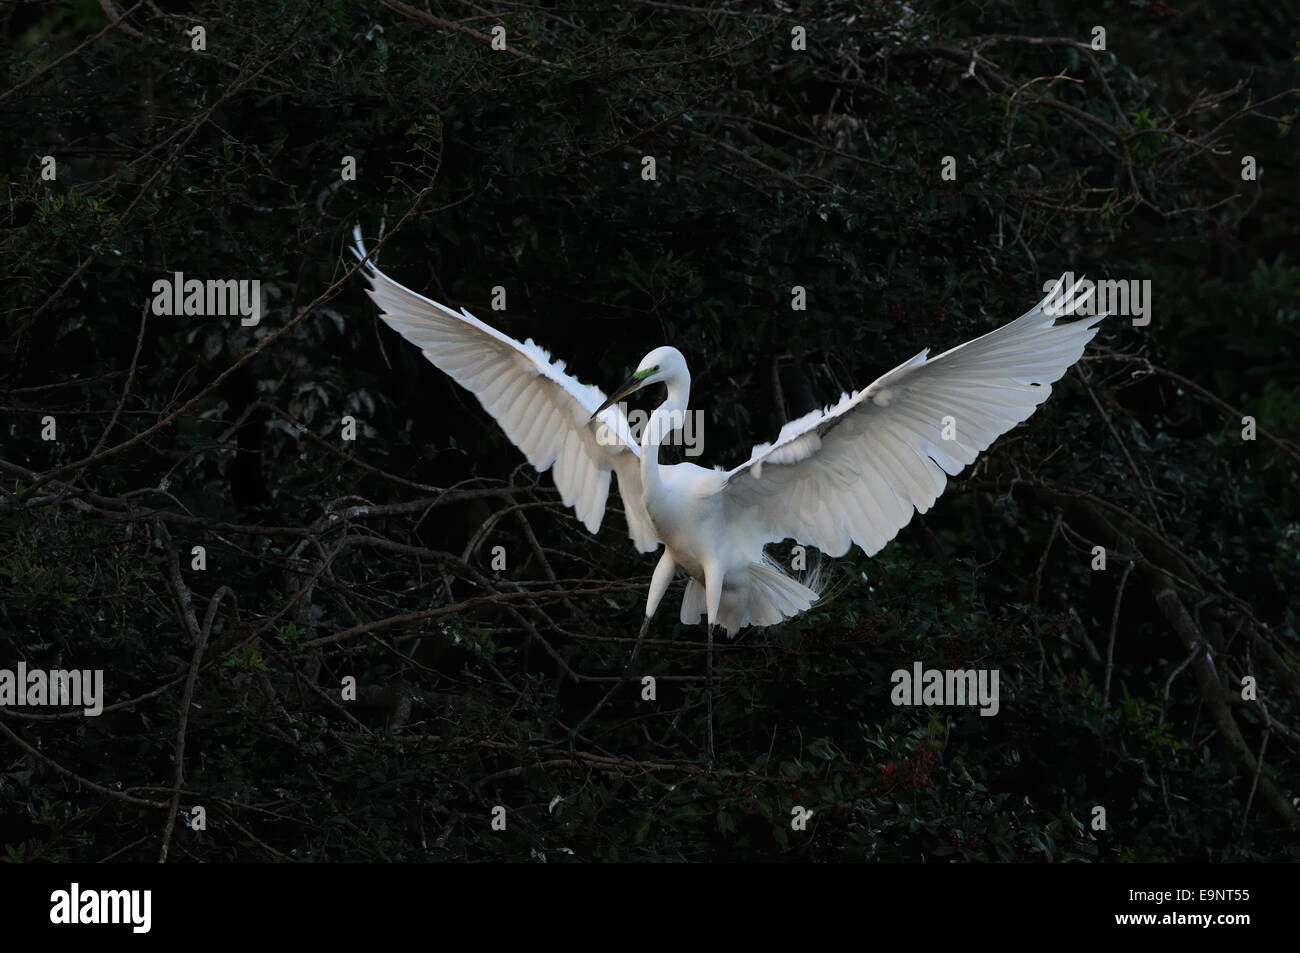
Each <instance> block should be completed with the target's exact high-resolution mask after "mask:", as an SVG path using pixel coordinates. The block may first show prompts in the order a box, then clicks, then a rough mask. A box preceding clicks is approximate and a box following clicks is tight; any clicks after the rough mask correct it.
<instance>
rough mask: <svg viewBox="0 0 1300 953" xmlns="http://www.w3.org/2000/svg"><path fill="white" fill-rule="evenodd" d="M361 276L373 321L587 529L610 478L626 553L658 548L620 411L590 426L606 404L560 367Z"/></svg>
mask: <svg viewBox="0 0 1300 953" xmlns="http://www.w3.org/2000/svg"><path fill="white" fill-rule="evenodd" d="M353 237H354V239H355V242H356V247H355V248H354V249H353V254H355V255H356V256H357V257H358V258H364V257H365V254H366V250H365V246H364V244H363V243H362V240H361V229H360V227H357V228H356V229H355V230H354V231H353ZM366 277H367V278H368V279H369V281H370V288H369V289H367V293H368V294H369V295H370V297H371V298H372V299H373V300H374V302H375V304H377V305H378V306H379V314H380V317H382V318H383V319H384V321H385V322H387V323H388V325H389V326H390V327H391V328H393V330H395V331H397V333H399V334H400V335H402V337H404V338H406V339H407V340H408V341H410V342H411V343H412V344H414V345H416V346H417V347H419V348H420V350H421V351H422V352H423V354H424V356H425V357H427V358H428V359H429V360H430V361H431V362H432V363H433V364H434V365H435V366H436V367H437V368H438V369H439V370H441V371H443V372H445V373H446V374H447V375H448V376H449V377H451V379H452V380H454V381H455V382H456V383H458V384H460V385H461V386H462V387H464V388H465V389H466V390H468V391H470V393H472V394H473V395H474V396H475V397H477V398H478V399H479V402H480V403H481V404H482V405H483V408H484V409H485V410H486V411H487V412H488V413H489V414H491V415H492V416H493V417H494V418H495V419H496V422H497V423H498V424H500V425H501V429H502V430H504V431H505V433H506V436H507V437H509V438H510V440H511V442H512V443H514V445H515V446H516V447H518V448H519V449H520V450H522V451H523V453H524V456H525V457H527V458H528V462H529V463H530V464H532V466H533V467H534V469H536V470H537V471H538V472H545V471H546V470H548V469H550V468H551V467H552V466H553V467H554V474H553V475H554V477H555V485H556V486H557V487H558V488H559V490H560V499H561V500H563V501H564V505H565V506H571V507H573V509H574V511H575V512H576V513H577V515H578V519H579V520H581V521H582V524H583V525H584V526H586V527H587V529H589V530H590V531H591V532H593V533H594V532H596V531H597V530H599V529H600V523H601V519H602V518H603V517H604V514H605V502H606V500H607V498H608V496H609V475H610V471H611V470H612V471H615V472H617V473H618V481H619V491H620V493H621V495H622V497H623V508H624V511H625V512H626V514H627V523H628V535H629V536H631V537H632V542H633V544H634V545H635V546H636V548H637V549H638V550H639V551H640V552H643V553H645V552H651V551H652V550H654V549H655V548H657V546H658V544H659V539H658V537H657V536H656V535H655V531H654V526H653V525H652V524H651V522H650V516H649V514H648V513H647V511H646V507H645V489H644V487H643V486H642V483H641V470H640V467H639V464H638V460H639V458H640V455H641V451H640V448H639V447H638V446H637V445H636V442H635V441H633V440H632V436H631V431H630V429H629V427H628V422H627V417H626V416H625V415H624V413H623V411H622V408H620V407H619V406H617V405H615V406H613V407H609V408H606V409H605V410H603V411H601V413H600V414H599V415H598V416H597V417H596V418H595V419H594V420H592V419H589V418H590V417H591V412H592V411H593V410H595V409H596V408H597V407H599V406H600V405H601V404H603V403H604V402H605V395H604V394H603V393H601V391H600V388H598V387H593V386H591V385H588V384H583V383H582V382H580V381H579V380H577V378H575V377H572V376H571V375H569V374H566V373H565V372H564V362H563V361H556V362H554V363H552V361H551V355H550V354H549V353H547V351H545V350H544V349H543V348H541V347H538V346H537V345H536V344H534V343H533V341H532V340H531V339H529V340H527V341H524V342H523V343H522V344H521V343H520V342H518V341H516V340H514V339H513V338H510V337H508V336H507V335H505V334H502V333H501V332H500V331H498V330H496V329H495V328H492V327H489V326H488V325H486V324H484V323H483V322H482V321H480V320H478V318H476V317H474V316H473V315H472V314H470V313H469V312H468V311H466V310H464V309H463V308H462V309H461V311H460V313H459V314H458V313H457V312H455V311H452V310H451V309H450V308H448V307H445V306H444V305H441V304H438V302H436V301H431V300H430V299H428V298H426V297H424V296H423V295H420V294H416V293H415V292H414V291H411V290H410V289H409V288H406V287H404V286H403V285H401V284H398V283H397V282H396V281H394V280H393V279H392V278H389V277H388V276H387V275H386V274H384V273H383V272H382V271H380V270H379V269H378V268H377V267H376V266H375V264H374V263H373V262H366Z"/></svg>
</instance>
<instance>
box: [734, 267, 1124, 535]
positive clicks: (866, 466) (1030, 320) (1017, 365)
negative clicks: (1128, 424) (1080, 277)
mask: <svg viewBox="0 0 1300 953" xmlns="http://www.w3.org/2000/svg"><path fill="white" fill-rule="evenodd" d="M1061 286H1062V282H1060V281H1058V282H1057V284H1056V287H1055V288H1053V289H1052V292H1051V293H1049V294H1048V296H1047V297H1046V298H1044V299H1043V300H1042V301H1041V302H1039V304H1038V305H1036V306H1035V307H1034V308H1033V309H1032V310H1031V311H1029V312H1027V313H1026V314H1024V315H1023V316H1021V317H1020V318H1017V319H1016V320H1015V321H1012V322H1011V323H1010V324H1006V325H1004V326H1002V327H1000V328H998V329H997V330H995V331H991V332H990V333H988V334H985V335H984V336H982V337H979V338H976V339H975V340H973V341H968V342H966V343H965V344H962V345H960V346H958V347H955V348H953V349H952V350H950V351H946V352H944V353H943V354H940V355H939V356H938V357H935V358H930V357H929V356H928V355H929V351H928V350H927V351H922V352H921V353H920V354H918V355H916V356H915V357H913V358H912V359H911V360H909V361H907V362H905V363H903V364H900V365H899V366H898V367H896V368H894V369H893V370H892V371H890V372H889V373H887V374H885V375H884V376H882V377H881V378H880V379H879V380H877V381H876V382H875V383H873V384H872V385H871V386H870V387H868V388H867V389H866V390H863V391H855V392H854V393H852V394H845V395H843V396H842V397H841V398H840V401H839V403H837V404H836V405H834V406H833V407H828V408H827V409H825V410H817V411H813V412H812V413H810V414H807V415H805V416H803V417H801V418H799V419H798V420H792V421H790V423H788V424H786V425H785V426H784V427H783V428H782V429H781V434H780V436H778V437H777V439H776V441H775V442H774V443H770V444H760V445H759V446H756V447H755V448H754V452H753V454H752V455H751V456H750V458H749V460H747V461H746V462H745V463H743V464H741V465H740V466H739V467H736V469H734V470H732V471H730V472H729V473H728V474H727V482H726V485H725V487H724V488H723V490H722V495H723V499H724V505H725V506H726V507H727V514H728V519H729V520H744V521H746V523H747V525H749V526H751V527H753V528H754V529H755V531H756V532H757V533H758V534H759V535H761V536H762V538H763V541H764V542H771V541H774V540H781V539H787V538H792V539H795V540H798V541H799V542H802V543H808V544H811V545H814V546H817V547H818V548H819V549H821V550H822V551H823V552H825V553H827V554H828V555H831V556H841V555H843V554H844V553H845V552H847V551H848V548H849V546H850V545H851V544H853V543H856V544H857V545H859V546H861V547H862V549H863V550H865V551H866V553H867V554H868V555H874V554H875V553H876V552H878V551H879V550H880V549H881V548H882V547H883V546H884V545H885V544H886V543H887V542H889V541H890V540H891V539H893V538H894V536H895V535H897V533H898V531H899V530H900V529H902V528H903V527H904V526H906V525H907V523H908V522H909V521H910V520H911V518H912V513H913V511H914V510H916V511H919V512H922V513H924V512H925V511H926V510H928V509H929V508H930V506H931V505H932V504H933V503H934V501H935V500H936V499H937V498H938V497H939V495H940V494H941V493H942V492H943V490H944V487H945V486H946V484H947V478H948V476H955V475H956V474H957V473H959V472H961V470H962V469H963V468H964V467H965V466H966V465H967V464H969V463H971V462H973V461H974V460H975V457H976V456H977V455H978V454H979V452H980V451H981V450H985V449H987V447H988V446H989V444H991V443H992V442H993V441H994V440H995V439H997V438H998V437H999V436H1001V435H1002V434H1004V433H1006V432H1007V431H1008V430H1010V429H1011V428H1012V427H1014V426H1015V425H1016V424H1018V423H1021V422H1022V421H1024V420H1025V419H1026V418H1028V417H1029V415H1030V414H1032V413H1033V412H1034V410H1035V408H1037V407H1038V405H1039V404H1041V403H1042V402H1043V401H1045V400H1046V399H1047V397H1048V395H1049V394H1050V393H1051V392H1052V386H1051V385H1052V382H1053V381H1056V380H1059V379H1060V378H1061V376H1062V375H1063V374H1064V373H1065V372H1066V370H1067V369H1068V368H1069V367H1070V365H1071V364H1073V363H1074V362H1075V361H1077V360H1078V359H1079V357H1080V356H1081V355H1082V354H1083V349H1084V346H1085V345H1086V344H1087V343H1088V341H1090V340H1091V339H1092V337H1093V335H1094V334H1096V333H1097V328H1096V324H1097V322H1098V321H1100V320H1101V319H1102V318H1104V317H1106V315H1105V314H1101V315H1097V316H1095V317H1089V318H1085V319H1082V320H1077V321H1072V322H1069V323H1062V324H1056V323H1055V320H1056V315H1059V314H1071V313H1073V312H1074V311H1075V310H1076V309H1077V308H1078V307H1079V306H1080V305H1081V304H1083V302H1084V301H1086V300H1087V298H1088V295H1089V294H1091V291H1089V292H1087V293H1085V294H1083V295H1080V296H1078V297H1076V296H1075V292H1076V291H1078V289H1079V284H1075V286H1074V287H1073V288H1071V289H1070V290H1069V291H1066V292H1065V293H1064V294H1063V295H1062V294H1060V292H1061ZM945 418H948V419H945ZM945 425H947V428H946V429H947V434H945Z"/></svg>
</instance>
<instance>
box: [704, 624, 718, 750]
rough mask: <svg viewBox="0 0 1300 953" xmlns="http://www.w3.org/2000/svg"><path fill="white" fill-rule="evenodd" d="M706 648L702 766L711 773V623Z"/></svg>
mask: <svg viewBox="0 0 1300 953" xmlns="http://www.w3.org/2000/svg"><path fill="white" fill-rule="evenodd" d="M707 638H708V643H709V644H708V649H707V651H706V652H705V660H704V669H705V681H706V682H707V684H708V687H707V688H706V689H705V690H704V708H705V711H706V712H707V718H708V728H707V729H706V730H705V735H704V767H705V770H707V771H708V772H710V773H712V772H713V763H714V761H716V760H717V759H716V758H714V756H713V625H712V624H710V625H709V634H708V636H707Z"/></svg>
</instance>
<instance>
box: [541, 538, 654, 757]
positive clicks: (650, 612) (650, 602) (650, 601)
mask: <svg viewBox="0 0 1300 953" xmlns="http://www.w3.org/2000/svg"><path fill="white" fill-rule="evenodd" d="M676 571H677V562H676V560H674V559H673V557H672V556H670V555H669V554H668V551H667V550H666V549H665V550H664V554H663V555H662V556H661V557H659V564H658V565H657V566H655V571H654V575H653V576H651V577H650V595H649V597H648V598H647V599H646V607H645V621H644V622H642V623H641V631H640V632H638V633H637V635H636V642H635V643H633V645H632V655H631V656H630V657H629V658H628V660H627V666H626V667H625V668H624V669H623V674H622V675H620V676H619V677H618V681H616V682H615V683H614V684H613V685H611V686H610V687H609V691H607V692H606V693H605V696H604V697H603V698H601V700H600V701H598V702H596V707H595V708H593V709H592V710H591V711H589V712H587V714H586V715H584V716H583V718H582V720H581V721H579V722H578V723H577V724H576V725H574V726H573V728H572V730H570V732H569V734H568V739H567V740H568V743H569V751H570V752H572V751H573V745H574V742H575V741H576V740H577V738H578V734H579V732H581V731H582V729H583V728H584V727H585V726H586V724H587V722H589V721H591V719H592V718H594V717H596V712H598V711H600V710H601V709H602V708H604V707H605V703H606V702H608V701H609V700H610V699H611V698H613V697H614V693H615V692H616V691H618V690H619V688H621V687H622V685H623V683H624V682H625V681H627V677H628V675H629V674H631V672H632V666H633V665H634V664H635V663H636V656H637V653H638V652H640V651H641V643H642V642H643V641H645V634H646V632H647V631H649V629H650V619H651V618H652V617H653V616H654V614H655V610H656V609H658V608H659V602H660V600H661V599H663V597H664V593H665V592H666V591H667V590H668V584H669V583H670V582H672V581H673V573H674V572H676ZM561 743H562V742H558V741H557V742H551V743H550V744H546V745H542V746H541V747H540V748H535V749H533V750H535V751H540V750H543V749H545V748H554V747H556V746H557V745H559V744H561Z"/></svg>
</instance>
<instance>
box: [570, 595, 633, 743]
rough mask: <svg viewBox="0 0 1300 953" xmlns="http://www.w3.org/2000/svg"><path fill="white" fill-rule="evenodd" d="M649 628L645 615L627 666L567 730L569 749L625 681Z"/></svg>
mask: <svg viewBox="0 0 1300 953" xmlns="http://www.w3.org/2000/svg"><path fill="white" fill-rule="evenodd" d="M649 628H650V616H646V617H645V621H644V622H642V623H641V631H640V632H638V633H637V634H636V642H635V643H634V644H633V645H632V655H631V657H630V658H629V659H628V660H627V667H626V668H624V669H623V674H622V675H620V676H619V678H618V681H617V682H615V683H614V684H613V685H611V686H609V691H607V692H606V693H605V697H604V698H602V699H601V700H600V701H598V702H596V707H595V708H593V709H592V710H591V711H589V712H587V714H586V715H584V716H583V718H582V721H580V722H578V723H577V724H576V725H574V726H573V730H572V731H570V732H569V748H570V749H572V748H573V742H574V739H575V738H577V737H578V732H580V731H582V729H583V727H584V726H586V724H587V722H589V721H591V719H593V718H595V717H596V712H598V711H600V710H601V709H602V708H604V707H605V702H607V701H609V700H610V699H611V698H613V697H614V693H615V692H616V691H618V690H619V689H620V688H621V687H622V686H623V683H624V682H625V681H627V677H628V675H629V674H630V673H631V671H632V666H633V664H635V662H636V654H637V652H639V651H641V642H642V641H643V640H644V639H645V634H646V632H647V631H648V630H649Z"/></svg>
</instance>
